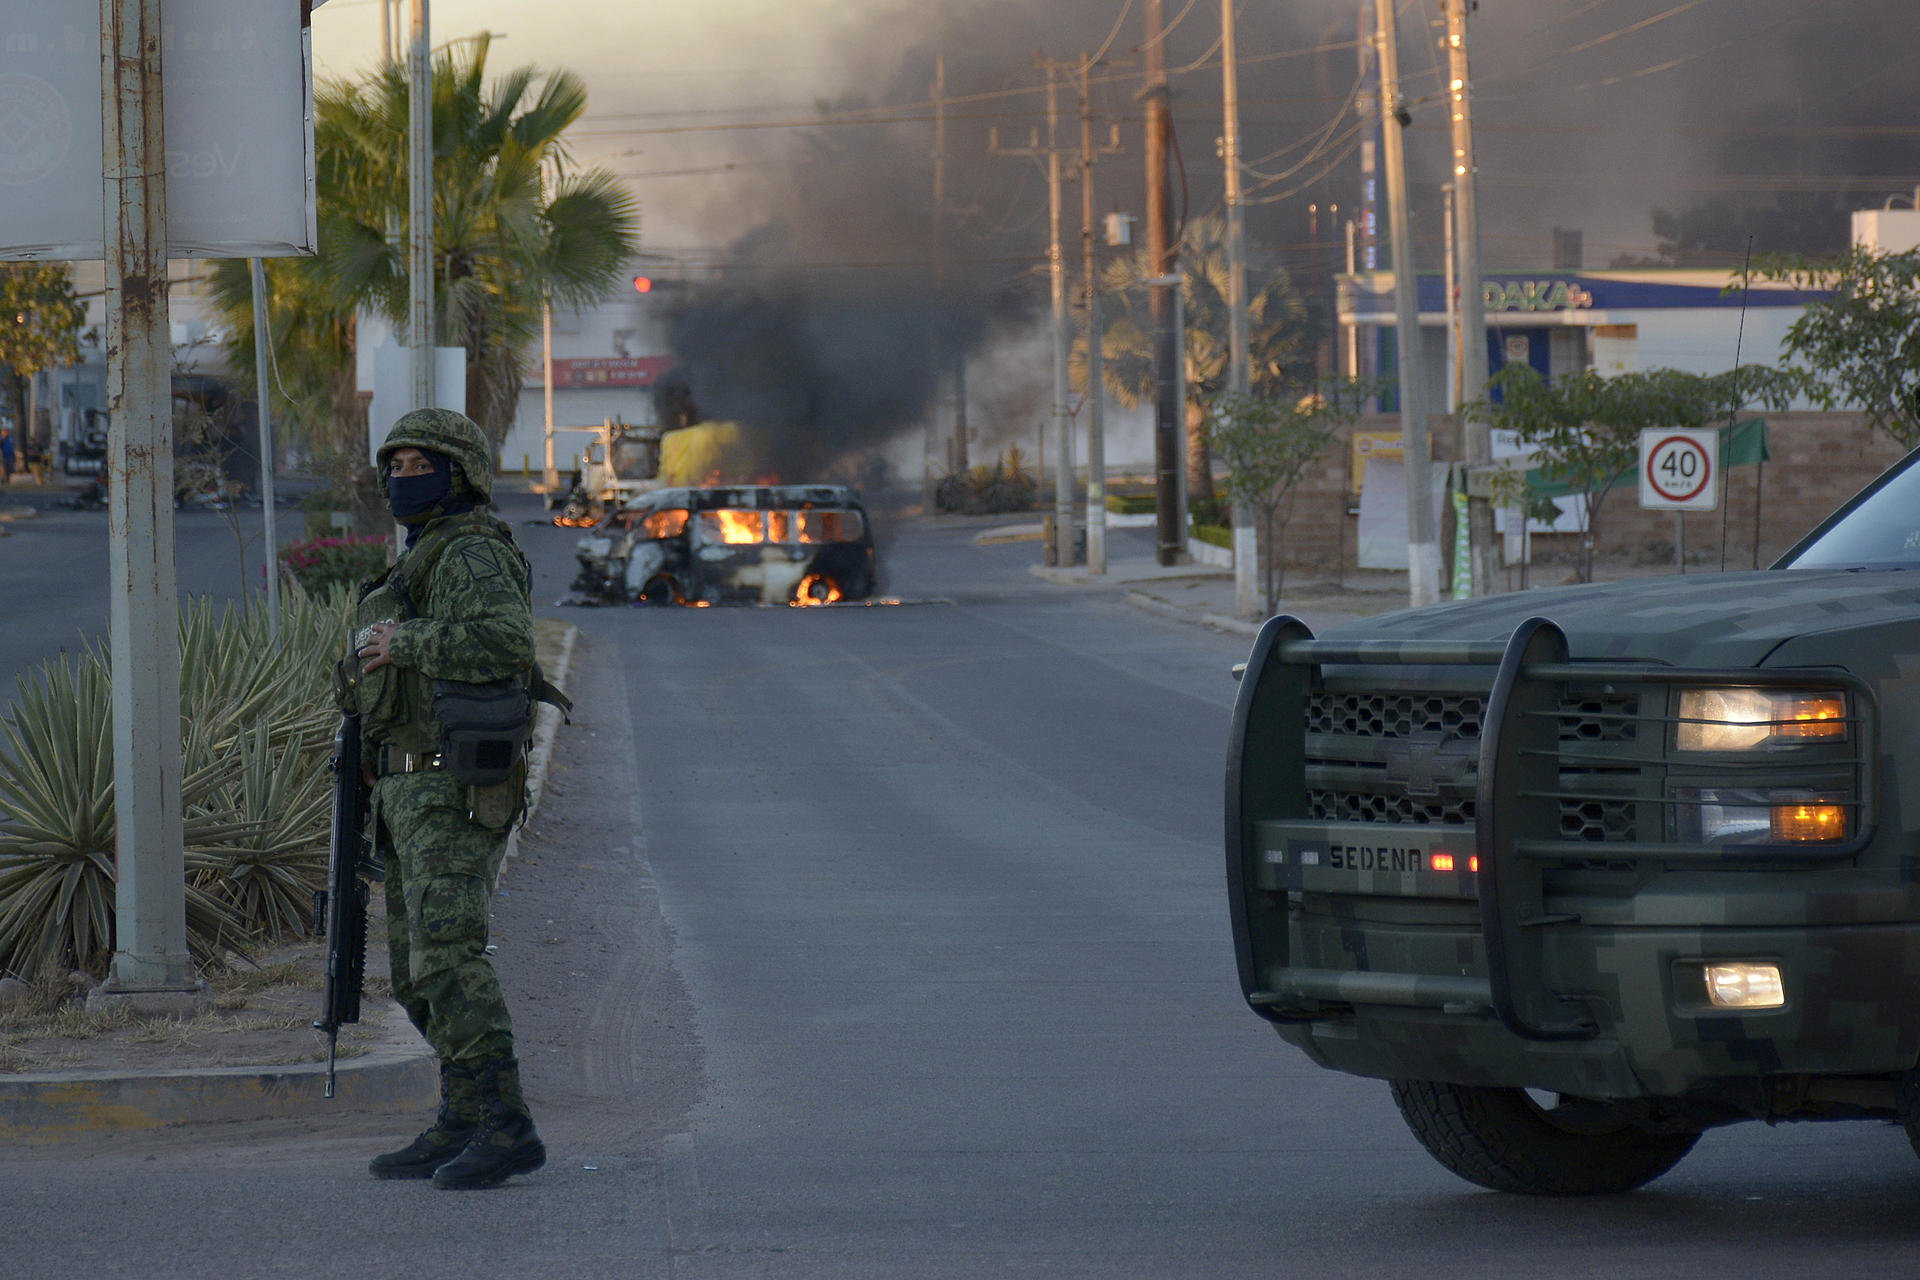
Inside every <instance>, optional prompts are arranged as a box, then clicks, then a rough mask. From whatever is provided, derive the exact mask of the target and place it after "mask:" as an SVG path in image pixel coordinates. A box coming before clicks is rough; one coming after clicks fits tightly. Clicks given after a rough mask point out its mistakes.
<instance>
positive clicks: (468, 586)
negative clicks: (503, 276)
mask: <svg viewBox="0 0 1920 1280" xmlns="http://www.w3.org/2000/svg"><path fill="white" fill-rule="evenodd" d="M378 456H379V460H380V466H381V470H382V472H383V473H384V474H385V476H386V481H387V498H388V504H389V506H390V507H391V508H392V510H393V515H394V518H395V519H396V520H398V521H399V522H400V523H401V524H402V525H404V526H406V529H407V547H406V550H405V552H404V553H403V554H402V555H401V556H400V558H399V559H398V560H397V561H395V563H394V564H393V566H392V567H391V568H389V569H388V570H387V572H386V573H384V574H383V575H381V576H380V577H379V578H377V579H375V580H374V581H373V582H371V583H368V584H367V585H366V586H365V587H363V588H362V589H361V592H360V598H359V604H358V607H357V612H356V616H355V619H354V641H353V643H354V654H353V655H352V656H351V657H349V658H347V659H344V660H343V663H342V674H343V683H344V685H345V696H346V698H347V699H348V700H349V701H350V702H351V703H352V704H353V705H354V706H356V707H357V708H358V709H359V711H360V713H361V723H362V725H363V726H364V729H363V741H362V744H361V746H362V759H364V760H367V761H370V762H372V763H371V765H370V767H369V770H368V772H369V774H370V776H369V778H368V780H369V781H370V782H371V784H372V787H373V802H372V814H373V817H372V822H373V829H374V839H375V843H376V847H377V848H378V849H379V850H380V851H381V852H382V853H384V854H385V857H386V899H387V942H388V949H389V954H390V955H391V958H392V971H393V994H394V998H395V999H397V1000H398V1001H399V1002H400V1004H401V1006H402V1007H403V1008H405V1009H406V1011H407V1016H408V1017H409V1018H411V1019H412V1020H413V1024H414V1026H416V1027H418V1028H419V1029H420V1033H421V1034H422V1035H423V1036H425V1037H426V1040H427V1043H429V1044H430V1045H432V1046H433V1049H434V1052H435V1053H437V1054H438V1055H439V1058H440V1078H441V1104H440V1113H439V1115H438V1117H437V1118H436V1119H435V1120H434V1122H433V1124H432V1125H431V1126H430V1127H429V1128H428V1129H427V1130H426V1131H425V1132H424V1133H422V1134H421V1135H420V1136H419V1137H417V1138H415V1139H414V1140H413V1142H412V1143H411V1144H409V1145H408V1146H406V1147H403V1148H401V1149H400V1150H398V1151H392V1152H388V1153H387V1154H385V1155H381V1156H378V1157H376V1158H375V1159H374V1161H373V1163H372V1166H371V1167H372V1171H373V1174H374V1176H375V1177H379V1178H429V1177H430V1178H432V1179H433V1182H434V1185H435V1186H436V1187H443V1188H447V1187H451V1188H465V1187H485V1186H493V1185H495V1184H497V1183H499V1182H501V1181H502V1180H503V1179H505V1178H507V1177H509V1176H511V1175H513V1174H516V1173H526V1172H530V1171H532V1170H534V1169H538V1168H539V1167H540V1166H541V1165H542V1164H543V1163H545V1161H546V1149H545V1147H544V1146H543V1145H542V1144H541V1142H540V1139H539V1136H538V1135H537V1134H536V1133H535V1132H534V1127H533V1120H532V1118H531V1117H530V1116H529V1115H528V1113H527V1104H526V1100H525V1099H524V1098H523V1097H522V1096H521V1092H520V1076H519V1069H518V1064H517V1063H516V1061H515V1059H514V1056H513V1027H512V1023H511V1021H510V1020H509V1018H508V1016H507V1007H506V1002H505V1000H504V999H503V997H502V995H501V992H500V983H499V980H498V978H497V977H496V976H495V974H494V970H493V965H492V963H491V962H490V961H489V960H488V958H487V953H486V946H487V915H488V913H487V907H488V899H489V898H490V896H491V894H492V890H493V884H494V878H495V876H496V875H497V873H498V872H499V869H500V860H501V857H502V855H503V853H504V851H505V847H506V836H507V830H508V828H509V826H510V825H511V824H512V822H513V820H514V819H515V818H516V817H517V816H518V815H519V813H520V809H521V805H522V801H523V796H524V783H525V763H524V760H520V761H518V762H517V763H515V764H514V765H513V766H512V768H511V772H510V776H508V777H507V778H506V779H505V780H504V781H501V782H498V783H493V784H490V785H473V784H471V783H469V782H463V781H461V780H460V779H459V778H457V777H455V776H454V775H453V773H451V772H449V767H448V762H447V761H445V760H443V758H442V753H441V749H440V748H441V745H442V734H441V731H442V727H443V726H442V725H441V723H440V720H439V718H438V716H439V712H438V711H437V710H436V705H435V688H436V681H461V682H467V683H468V684H470V685H482V686H486V685H489V684H490V683H491V682H508V684H506V685H504V686H499V687H507V688H510V687H512V685H513V684H514V683H516V682H517V684H518V685H519V686H520V687H523V688H531V687H532V682H533V680H534V677H533V676H532V674H531V673H532V672H533V671H534V649H533V617H532V608H531V599H530V595H529V592H530V587H531V573H530V571H529V568H528V565H527V561H526V558H525V557H524V556H522V555H521V553H520V551H519V549H518V548H517V547H515V546H514V543H513V536H512V534H511V533H510V532H509V531H508V529H507V527H506V526H505V525H504V524H502V523H501V522H499V521H498V520H495V519H493V518H492V517H491V516H489V515H488V514H487V510H488V508H489V506H490V505H491V496H492V487H493V467H492V459H491V454H490V451H489V449H488V447H487V442H486V439H485V437H484V436H483V435H482V434H481V432H480V429H479V427H478V426H476V425H475V424H474V423H473V422H472V421H470V420H469V419H468V418H466V417H465V416H463V415H461V414H458V413H453V412H451V411H449V410H444V409H421V410H415V411H414V412H412V413H409V414H406V415H405V416H404V417H402V418H401V419H400V420H399V421H398V422H396V423H394V425H393V429H392V430H391V431H389V432H388V433H387V438H386V441H385V443H384V444H382V445H381V447H380V450H379V455H378Z"/></svg>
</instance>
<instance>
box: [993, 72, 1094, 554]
mask: <svg viewBox="0 0 1920 1280" xmlns="http://www.w3.org/2000/svg"><path fill="white" fill-rule="evenodd" d="M1035 61H1037V62H1038V63H1039V64H1040V66H1041V68H1042V69H1043V70H1044V71H1045V72H1046V73H1047V145H1046V147H1045V148H1044V149H1043V148H1042V147H1041V146H1040V141H1039V139H1038V138H1033V139H1031V140H1030V141H1029V143H1028V145H1027V146H1026V147H1024V148H1003V147H1001V145H1000V132H999V130H998V129H994V130H990V131H989V135H988V136H989V142H988V149H989V150H990V151H991V152H992V153H993V154H994V155H1000V156H1039V155H1045V156H1046V158H1047V215H1048V217H1047V225H1048V239H1047V280H1048V283H1049V285H1050V286H1051V288H1050V293H1051V296H1052V302H1053V319H1052V327H1053V408H1052V411H1051V414H1050V421H1051V423H1052V427H1053V430H1052V435H1053V449H1054V465H1053V555H1054V560H1053V562H1054V563H1055V564H1057V565H1060V566H1062V567H1064V566H1067V565H1070V564H1072V563H1073V434H1072V417H1071V415H1070V414H1069V413H1068V412H1067V398H1068V395H1069V393H1070V386H1069V382H1068V377H1067V348H1068V345H1069V343H1070V340H1071V339H1070V333H1069V328H1068V326H1069V320H1068V316H1067V263H1066V257H1065V255H1064V254H1063V253H1062V252H1061V248H1060V79H1059V73H1058V67H1059V64H1057V63H1055V62H1053V61H1051V60H1050V59H1048V58H1047V57H1046V56H1045V55H1044V54H1041V55H1038V56H1037V57H1036V59H1035Z"/></svg>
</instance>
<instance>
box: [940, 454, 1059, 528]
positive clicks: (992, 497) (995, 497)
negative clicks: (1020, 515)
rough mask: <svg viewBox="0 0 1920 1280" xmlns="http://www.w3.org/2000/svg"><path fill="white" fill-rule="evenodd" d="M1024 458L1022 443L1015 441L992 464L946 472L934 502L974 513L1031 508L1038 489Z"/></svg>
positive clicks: (965, 513)
mask: <svg viewBox="0 0 1920 1280" xmlns="http://www.w3.org/2000/svg"><path fill="white" fill-rule="evenodd" d="M1024 461H1025V459H1024V458H1023V457H1022V456H1021V454H1020V447H1019V446H1018V445H1014V446H1012V447H1010V448H1009V449H1008V450H1007V451H1006V453H1004V454H1002V455H1001V456H1000V457H998V458H995V459H994V460H993V464H992V465H991V466H988V465H985V464H982V465H980V466H977V467H974V468H972V469H971V470H968V471H961V472H955V473H953V474H951V475H948V476H944V477H942V479H941V481H940V483H939V485H938V486H937V487H936V488H935V490H934V498H933V503H934V506H935V507H936V508H937V509H938V510H941V511H953V512H958V513H959V514H961V515H970V516H977V515H992V514H996V513H1000V512H1011V511H1031V510H1033V504H1034V499H1035V498H1036V497H1037V495H1038V491H1037V490H1036V489H1035V487H1034V480H1033V477H1032V476H1030V475H1028V474H1027V473H1026V471H1025V469H1024V468H1023V467H1022V465H1021V464H1022V463H1023V462H1024Z"/></svg>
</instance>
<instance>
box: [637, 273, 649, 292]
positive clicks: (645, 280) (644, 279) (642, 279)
mask: <svg viewBox="0 0 1920 1280" xmlns="http://www.w3.org/2000/svg"><path fill="white" fill-rule="evenodd" d="M633 291H634V292H635V293H652V292H653V277H651V276H635V277H634V278H633Z"/></svg>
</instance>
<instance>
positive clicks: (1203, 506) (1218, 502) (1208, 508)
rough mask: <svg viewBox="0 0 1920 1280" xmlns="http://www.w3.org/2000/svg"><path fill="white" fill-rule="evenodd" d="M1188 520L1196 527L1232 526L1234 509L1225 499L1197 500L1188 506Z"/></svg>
mask: <svg viewBox="0 0 1920 1280" xmlns="http://www.w3.org/2000/svg"><path fill="white" fill-rule="evenodd" d="M1187 519H1188V520H1189V521H1191V522H1192V523H1194V524H1196V525H1202V524H1214V525H1222V526H1226V525H1231V524H1232V523H1233V516H1232V508H1231V506H1230V505H1229V504H1228V502H1227V500H1226V499H1225V498H1197V499H1195V500H1194V501H1192V502H1190V503H1188V504H1187Z"/></svg>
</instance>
